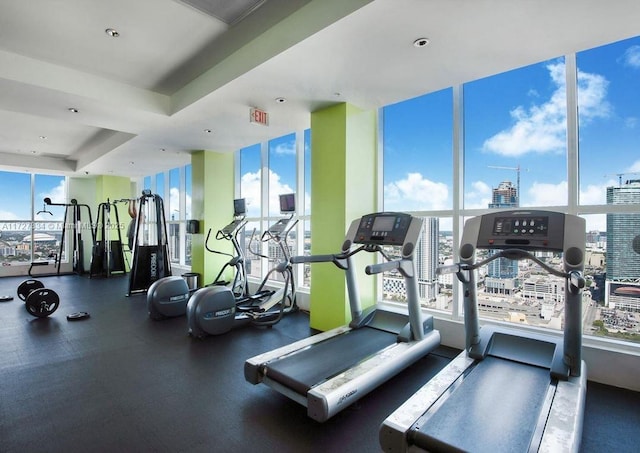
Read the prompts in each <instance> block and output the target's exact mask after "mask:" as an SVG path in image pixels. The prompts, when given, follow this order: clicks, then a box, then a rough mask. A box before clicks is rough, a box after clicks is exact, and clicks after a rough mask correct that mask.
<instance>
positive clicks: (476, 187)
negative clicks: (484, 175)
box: [464, 181, 491, 209]
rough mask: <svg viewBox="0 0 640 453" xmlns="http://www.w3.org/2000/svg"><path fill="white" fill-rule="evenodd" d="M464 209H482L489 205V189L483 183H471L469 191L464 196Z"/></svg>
mask: <svg viewBox="0 0 640 453" xmlns="http://www.w3.org/2000/svg"><path fill="white" fill-rule="evenodd" d="M464 200H465V202H464V207H465V209H482V208H487V207H489V203H491V187H490V186H489V185H488V184H487V183H485V182H484V181H475V182H472V183H471V191H470V192H467V193H465V196H464Z"/></svg>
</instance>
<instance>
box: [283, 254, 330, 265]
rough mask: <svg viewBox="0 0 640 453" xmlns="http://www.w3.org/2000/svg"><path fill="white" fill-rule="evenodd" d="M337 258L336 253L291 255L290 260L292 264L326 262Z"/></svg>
mask: <svg viewBox="0 0 640 453" xmlns="http://www.w3.org/2000/svg"><path fill="white" fill-rule="evenodd" d="M336 258H337V256H336V255H307V256H304V255H300V256H292V257H291V262H292V263H293V264H300V263H327V262H331V261H333V260H335V259H336Z"/></svg>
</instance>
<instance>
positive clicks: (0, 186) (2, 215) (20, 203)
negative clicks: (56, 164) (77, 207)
mask: <svg viewBox="0 0 640 453" xmlns="http://www.w3.org/2000/svg"><path fill="white" fill-rule="evenodd" d="M65 194H66V190H65V182H64V177H62V176H51V175H36V177H35V193H34V209H35V211H36V213H37V212H38V211H42V210H43V207H44V199H45V198H50V199H51V201H52V202H53V203H66V198H65ZM46 210H47V211H49V212H51V213H52V214H47V213H40V214H37V215H36V216H35V219H36V220H42V221H51V220H62V219H63V217H64V207H61V206H47V208H46ZM0 219H1V220H31V175H30V174H28V173H12V172H0Z"/></svg>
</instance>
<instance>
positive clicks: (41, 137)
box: [39, 135, 47, 140]
mask: <svg viewBox="0 0 640 453" xmlns="http://www.w3.org/2000/svg"><path fill="white" fill-rule="evenodd" d="M39 138H40V140H46V139H47V136H46V135H41V136H40V137H39Z"/></svg>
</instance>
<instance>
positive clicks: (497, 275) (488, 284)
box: [485, 181, 519, 294]
mask: <svg viewBox="0 0 640 453" xmlns="http://www.w3.org/2000/svg"><path fill="white" fill-rule="evenodd" d="M518 206H519V199H518V189H517V188H516V187H515V186H514V185H513V184H512V183H511V181H502V182H501V183H500V184H499V185H498V187H497V188H494V189H493V190H492V191H491V203H490V204H489V208H492V209H508V208H517V207H518ZM517 277H518V262H517V261H514V260H508V259H506V258H498V259H497V260H494V261H492V262H490V263H489V266H488V270H487V277H486V279H485V289H486V291H487V292H488V293H493V294H512V293H513V291H514V290H515V289H516V288H517V287H518V281H517Z"/></svg>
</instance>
